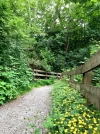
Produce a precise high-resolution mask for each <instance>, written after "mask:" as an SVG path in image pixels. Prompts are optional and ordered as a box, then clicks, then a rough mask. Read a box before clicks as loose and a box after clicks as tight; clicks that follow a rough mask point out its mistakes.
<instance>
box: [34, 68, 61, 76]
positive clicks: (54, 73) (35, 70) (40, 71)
mask: <svg viewBox="0 0 100 134" xmlns="http://www.w3.org/2000/svg"><path fill="white" fill-rule="evenodd" d="M34 72H39V73H47V74H52V75H61V73H56V72H46V71H43V70H38V69H34Z"/></svg>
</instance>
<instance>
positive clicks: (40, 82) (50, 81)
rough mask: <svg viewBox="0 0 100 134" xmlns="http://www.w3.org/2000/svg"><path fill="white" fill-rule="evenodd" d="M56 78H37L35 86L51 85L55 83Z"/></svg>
mask: <svg viewBox="0 0 100 134" xmlns="http://www.w3.org/2000/svg"><path fill="white" fill-rule="evenodd" d="M54 80H55V78H54V77H51V78H49V79H41V80H37V81H36V82H34V84H33V86H34V87H38V86H45V85H51V84H53V83H54Z"/></svg>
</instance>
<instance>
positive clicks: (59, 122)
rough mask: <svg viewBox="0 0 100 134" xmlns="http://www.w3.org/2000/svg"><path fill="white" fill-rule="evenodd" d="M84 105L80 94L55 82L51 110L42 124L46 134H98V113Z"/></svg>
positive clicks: (60, 82)
mask: <svg viewBox="0 0 100 134" xmlns="http://www.w3.org/2000/svg"><path fill="white" fill-rule="evenodd" d="M85 104H86V99H84V98H83V97H82V95H81V93H80V92H78V91H77V90H75V89H73V88H70V87H69V85H68V84H67V83H65V82H64V81H56V82H55V84H54V89H53V90H52V110H51V113H50V116H49V117H48V118H47V120H46V122H45V124H44V127H45V128H46V129H48V131H49V132H48V134H100V111H99V110H97V109H96V108H94V107H93V106H91V107H89V106H88V107H87V106H86V105H85Z"/></svg>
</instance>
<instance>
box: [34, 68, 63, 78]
mask: <svg viewBox="0 0 100 134" xmlns="http://www.w3.org/2000/svg"><path fill="white" fill-rule="evenodd" d="M34 77H35V80H37V79H45V78H51V77H55V78H57V79H59V78H61V73H56V72H46V71H43V70H38V69H34Z"/></svg>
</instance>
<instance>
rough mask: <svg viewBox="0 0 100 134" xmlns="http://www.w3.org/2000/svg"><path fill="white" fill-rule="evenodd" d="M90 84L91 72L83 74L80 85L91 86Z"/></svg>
mask: <svg viewBox="0 0 100 134" xmlns="http://www.w3.org/2000/svg"><path fill="white" fill-rule="evenodd" d="M91 82H92V71H90V72H86V73H84V74H83V80H82V84H85V85H91Z"/></svg>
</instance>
